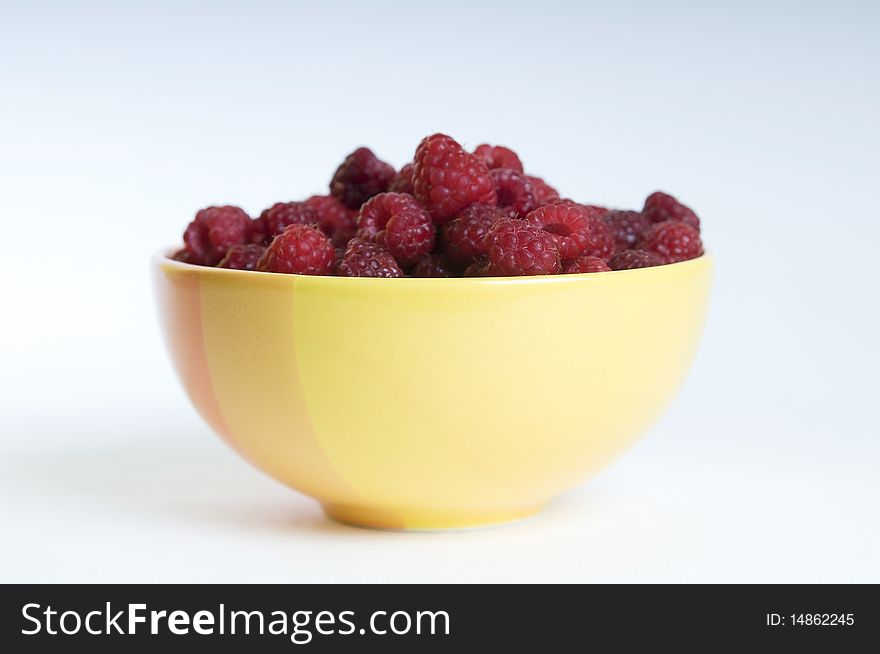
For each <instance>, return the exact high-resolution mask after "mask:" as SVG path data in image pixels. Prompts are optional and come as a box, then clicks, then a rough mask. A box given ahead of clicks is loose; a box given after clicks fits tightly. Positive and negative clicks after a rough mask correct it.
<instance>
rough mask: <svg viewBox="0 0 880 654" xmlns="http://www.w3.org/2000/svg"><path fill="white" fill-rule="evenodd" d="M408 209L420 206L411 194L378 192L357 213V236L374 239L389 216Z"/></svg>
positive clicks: (417, 208) (417, 209) (418, 208)
mask: <svg viewBox="0 0 880 654" xmlns="http://www.w3.org/2000/svg"><path fill="white" fill-rule="evenodd" d="M408 209H412V210H416V211H419V210H421V207H420V206H419V203H418V202H416V199H415V198H414V197H413V196H411V195H407V194H406V193H380V194H379V195H376V196H374V197H372V198H370V199H369V200H367V201H366V202H365V203H364V204H363V206H362V207H361V210H360V212H359V213H358V217H357V228H358V234H357V235H358V238H362V239H364V240H366V241H375V240H376V237H377V235H378V234H379V232H381V231H382V230H383V229H385V225H386V224H387V223H388V220H389V219H390V218H391V216H393V215H394V214H396V213H400V212H401V211H406V210H408Z"/></svg>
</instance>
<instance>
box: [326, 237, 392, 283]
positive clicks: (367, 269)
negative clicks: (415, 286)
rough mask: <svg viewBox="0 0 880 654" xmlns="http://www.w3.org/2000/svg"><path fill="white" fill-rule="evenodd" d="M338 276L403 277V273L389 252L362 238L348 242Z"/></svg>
mask: <svg viewBox="0 0 880 654" xmlns="http://www.w3.org/2000/svg"><path fill="white" fill-rule="evenodd" d="M336 274H337V275H340V276H342V277H403V271H402V270H401V269H400V266H398V265H397V261H395V260H394V257H392V256H391V253H390V252H388V250H386V249H385V248H384V247H382V246H381V245H378V244H376V243H370V242H368V241H365V240H363V239H360V238H353V239H351V241H349V242H348V247H347V248H345V254H344V255H343V256H342V261H340V262H339V267H338V268H337V269H336Z"/></svg>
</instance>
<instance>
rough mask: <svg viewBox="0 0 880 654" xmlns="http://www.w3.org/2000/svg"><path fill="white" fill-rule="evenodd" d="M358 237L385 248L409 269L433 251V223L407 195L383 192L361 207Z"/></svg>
mask: <svg viewBox="0 0 880 654" xmlns="http://www.w3.org/2000/svg"><path fill="white" fill-rule="evenodd" d="M357 225H358V232H357V235H358V238H361V239H363V240H365V241H371V242H373V243H379V244H381V245H384V246H385V247H386V248H387V249H388V251H389V252H390V253H391V255H392V256H393V257H394V258H395V259H397V261H399V262H400V264H402V265H404V266H406V265H409V264H411V263H414V262H415V260H416V259H417V258H418V257H419V255H422V254H427V253H429V252H430V251H431V250H433V249H434V237H435V233H434V223H433V222H432V221H431V217H430V216H429V215H428V214H427V212H425V210H424V209H422V207H420V206H419V203H418V202H416V200H415V198H414V197H413V196H411V195H407V194H406V193H380V194H379V195H376V196H374V197H372V198H370V199H369V200H367V202H365V203H364V205H363V206H362V207H361V211H360V214H359V215H358V220H357Z"/></svg>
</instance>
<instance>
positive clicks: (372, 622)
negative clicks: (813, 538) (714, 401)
mask: <svg viewBox="0 0 880 654" xmlns="http://www.w3.org/2000/svg"><path fill="white" fill-rule="evenodd" d="M877 590H878V588H877V586H873V585H847V586H843V585H784V586H783V585H773V586H769V585H767V586H764V585H728V586H725V585H711V586H709V585H700V586H697V585H625V586H621V585H589V586H585V585H556V586H549V585H494V586H486V585H479V586H476V585H475V586H465V585H437V586H425V585H296V586H288V585H261V586H257V585H240V586H239V585H201V586H183V585H136V586H125V585H82V586H62V585H33V586H27V585H22V586H15V585H7V586H3V587H0V626H2V630H0V646H2V649H0V651H6V652H44V651H63V650H65V649H66V647H68V646H70V647H73V646H76V647H86V648H87V651H89V652H96V653H99V652H120V651H126V649H125V648H128V647H129V646H135V645H137V646H138V649H139V648H140V646H141V645H143V646H145V647H147V648H148V649H150V650H151V651H160V648H161V651H162V652H175V651H191V650H192V648H193V647H200V648H202V647H207V648H209V649H208V650H207V651H212V652H213V651H218V652H223V651H247V652H283V651H297V650H305V651H313V652H324V651H328V652H329V651H334V652H338V651H360V650H362V649H363V648H364V647H368V648H370V649H372V648H376V647H379V648H382V650H383V651H389V652H394V651H401V652H402V651H407V652H412V651H417V652H434V651H453V650H456V649H459V648H461V647H468V648H470V647H476V646H477V645H480V644H486V643H489V644H492V645H493V647H498V648H504V647H510V648H512V649H513V650H515V651H527V650H528V649H530V648H532V649H535V650H540V651H545V650H547V648H548V647H556V648H558V649H561V648H562V645H563V644H565V646H566V648H565V649H566V651H568V650H569V649H571V648H572V647H577V648H579V649H580V648H581V647H583V648H592V647H597V646H599V645H600V643H603V642H609V641H608V640H607V639H609V638H610V639H612V640H611V641H610V642H613V643H614V645H615V649H617V648H622V647H627V646H633V647H634V646H636V645H639V644H643V643H644V642H645V639H646V638H648V641H649V642H654V643H656V645H657V646H658V647H660V646H664V648H665V647H666V646H675V647H681V646H689V647H696V648H703V649H702V651H715V649H716V648H717V647H718V646H719V645H721V644H724V645H735V644H742V645H753V644H766V645H767V646H778V647H794V646H798V647H803V646H807V645H815V646H820V647H829V648H835V649H834V650H829V651H850V650H847V649H845V648H847V647H850V646H854V645H857V644H863V645H864V644H870V643H873V644H874V645H877V643H878V642H880V641H878V636H880V628H878V623H880V600H878V593H877ZM90 632H91V633H90ZM841 648H843V649H841ZM599 649H600V651H602V650H601V647H600V648H599ZM198 651H204V650H202V649H199V650H198ZM467 651H470V649H468V650H467ZM549 651H555V650H549Z"/></svg>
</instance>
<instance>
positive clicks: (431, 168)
mask: <svg viewBox="0 0 880 654" xmlns="http://www.w3.org/2000/svg"><path fill="white" fill-rule="evenodd" d="M413 188H414V189H415V197H416V199H417V200H418V201H419V202H420V203H421V204H422V205H423V206H424V207H425V208H426V209H428V211H430V213H431V215H432V216H433V218H434V220H435V221H436V222H437V223H438V224H443V223H446V222H449V220H450V219H451V218H452V217H453V216H455V214H457V213H458V212H459V211H461V210H462V209H464V208H465V207H466V206H468V205H469V204H473V203H475V202H484V203H487V204H495V184H494V183H493V182H492V178H491V177H490V176H489V169H488V168H486V164H484V163H483V162H482V161H480V160H479V159H477V157H475V156H474V155H472V154H470V153H469V152H465V151H464V149H463V148H462V147H461V145H459V144H458V142H457V141H455V139H453V138H452V137H449V136H446V135H445V134H434V135H432V136H428V137H426V138H425V139H423V140H422V142H421V143H419V147H418V148H416V156H415V158H414V159H413Z"/></svg>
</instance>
